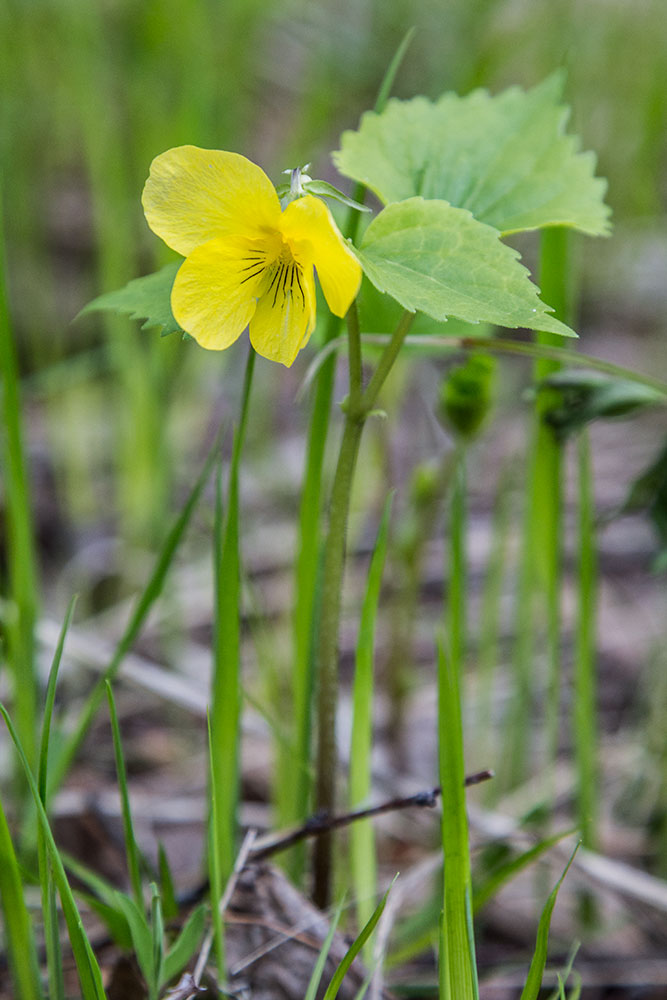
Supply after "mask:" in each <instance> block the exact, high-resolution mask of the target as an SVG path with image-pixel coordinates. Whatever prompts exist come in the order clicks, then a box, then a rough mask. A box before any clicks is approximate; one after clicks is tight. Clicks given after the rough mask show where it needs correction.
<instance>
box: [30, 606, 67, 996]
mask: <svg viewBox="0 0 667 1000" xmlns="http://www.w3.org/2000/svg"><path fill="white" fill-rule="evenodd" d="M75 604H76V597H73V598H72V599H71V601H70V603H69V607H68V608H67V613H66V615H65V620H64V622H63V626H62V629H61V630H60V635H59V637H58V643H57V645H56V649H55V653H54V655H53V662H52V664H51V669H50V671H49V680H48V684H47V687H46V698H45V701H44V713H43V719H42V738H41V741H40V749H39V764H38V772H37V787H38V791H39V797H40V799H41V801H42V804H44V803H45V802H46V788H47V775H48V759H49V737H50V733H51V719H52V717H53V706H54V703H55V697H56V686H57V681H58V671H59V669H60V662H61V659H62V655H63V649H64V646H65V638H66V636H67V631H68V629H69V626H70V624H71V621H72V616H73V614H74V606H75ZM37 857H38V863H39V882H40V886H41V890H42V914H43V920H44V943H45V947H46V969H47V976H48V980H49V997H50V998H51V1000H64V998H65V983H64V979H63V962H62V949H61V945H60V931H59V924H58V911H57V905H56V887H55V885H54V881H53V874H52V871H51V866H50V865H49V862H48V854H47V848H46V841H45V839H44V834H43V832H42V829H41V827H38V829H37Z"/></svg>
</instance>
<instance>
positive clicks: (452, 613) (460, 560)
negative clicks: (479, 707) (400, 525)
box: [446, 443, 466, 672]
mask: <svg viewBox="0 0 667 1000" xmlns="http://www.w3.org/2000/svg"><path fill="white" fill-rule="evenodd" d="M465 550H466V448H465V444H463V443H461V444H459V445H458V447H457V449H456V456H455V465H454V476H453V482H452V500H451V508H450V516H449V590H448V597H447V614H446V627H447V640H448V645H449V651H450V653H449V655H450V658H451V662H452V664H453V665H454V668H455V669H456V670H458V671H459V672H462V670H463V662H464V658H465V645H466V551H465Z"/></svg>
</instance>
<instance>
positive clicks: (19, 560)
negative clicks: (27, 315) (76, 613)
mask: <svg viewBox="0 0 667 1000" xmlns="http://www.w3.org/2000/svg"><path fill="white" fill-rule="evenodd" d="M0 181H1V178H0ZM2 204H3V190H2V184H1V183H0V376H1V378H2V383H1V392H0V407H1V408H2V409H1V412H2V426H3V429H4V432H3V435H2V442H3V445H2V464H3V466H4V469H3V494H4V519H5V522H6V524H5V529H6V530H5V539H6V541H5V544H6V556H7V578H8V593H9V595H10V597H11V600H12V602H13V604H14V608H15V613H14V615H9V616H8V619H7V620H6V621H5V622H3V629H4V630H6V636H7V653H8V656H7V665H8V667H9V669H10V672H11V676H12V696H13V702H14V711H15V713H16V725H17V728H18V732H19V734H20V736H21V740H22V742H23V745H24V747H25V752H26V755H27V757H28V760H29V761H30V763H31V765H34V763H35V759H36V756H37V712H36V706H37V678H36V675H35V662H34V626H35V619H36V615H37V609H36V602H37V593H38V586H37V571H36V568H35V552H34V545H33V538H34V532H33V524H32V516H31V509H32V508H31V504H30V491H29V488H28V475H27V469H26V461H25V451H24V447H23V427H22V420H21V413H22V409H21V399H20V394H19V370H18V361H17V357H16V348H15V345H14V336H13V331H12V326H11V319H10V315H9V303H8V300H7V293H6V290H5V259H4V228H3V216H2Z"/></svg>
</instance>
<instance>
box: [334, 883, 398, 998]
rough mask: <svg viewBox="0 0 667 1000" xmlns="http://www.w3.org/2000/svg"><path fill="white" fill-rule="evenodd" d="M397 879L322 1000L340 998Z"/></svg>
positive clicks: (337, 970)
mask: <svg viewBox="0 0 667 1000" xmlns="http://www.w3.org/2000/svg"><path fill="white" fill-rule="evenodd" d="M397 878H398V876H395V877H394V880H393V881H392V883H391V885H390V886H389V888H388V889H387V891H386V892H385V894H384V896H383V897H382V899H381V900H380V902H379V903H378V905H377V906H376V907H375V909H374V910H373V913H372V915H371V918H370V920H369V921H368V922H367V923H366V924H365V926H364V927H363V928H362V930H361V931H360V933H359V934H358V935H357V937H356V938H355V939H354V941H353V942H352V944H351V946H350V948H348V950H347V952H346V953H345V956H344V957H343V959H342V960H341V962H340V964H339V965H338V968H337V969H336V971H335V972H334V974H333V976H332V979H331V982H330V983H329V985H328V986H327V991H326V993H325V994H324V997H323V998H322V1000H334V998H335V997H336V996H338V990H339V989H340V987H341V985H342V983H343V980H344V978H345V976H346V974H347V971H348V969H349V968H350V966H351V965H352V963H353V962H354V960H355V958H356V957H357V955H358V954H359V952H360V951H361V949H362V948H363V947H364V945H365V944H366V942H367V941H368V939H369V938H370V936H371V934H372V933H373V931H374V930H375V928H376V927H377V924H378V921H379V919H380V917H381V916H382V914H383V913H384V908H385V906H386V905H387V899H388V898H389V893H390V892H391V889H392V886H393V884H394V882H395V881H396V879H397Z"/></svg>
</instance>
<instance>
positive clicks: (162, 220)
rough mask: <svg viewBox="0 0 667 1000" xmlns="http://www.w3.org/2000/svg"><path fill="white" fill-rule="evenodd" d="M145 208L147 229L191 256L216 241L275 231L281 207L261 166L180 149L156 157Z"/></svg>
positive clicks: (234, 156)
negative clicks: (199, 248) (269, 230)
mask: <svg viewBox="0 0 667 1000" xmlns="http://www.w3.org/2000/svg"><path fill="white" fill-rule="evenodd" d="M142 204H143V206H144V213H145V215H146V220H147V222H148V225H149V226H150V227H151V229H152V230H153V232H154V233H157V235H158V236H160V237H161V238H162V239H163V240H164V242H165V243H166V244H167V246H170V247H171V248H172V250H176V251H177V253H181V254H183V256H187V255H188V254H189V253H191V252H192V251H193V250H194V249H195V247H198V246H201V244H202V243H207V242H208V241H209V240H211V239H214V238H215V237H218V236H223V237H224V236H227V235H231V234H239V235H245V236H249V237H253V236H255V237H256V236H259V235H260V233H261V232H262V230H263V229H265V228H276V225H277V222H278V220H279V218H280V202H279V201H278V196H277V194H276V191H275V188H274V186H273V184H272V183H271V181H270V180H269V178H268V177H267V176H266V174H265V173H264V171H263V170H262V169H261V167H258V166H257V164H255V163H252V162H251V161H250V160H247V159H246V158H245V156H240V155H239V154H238V153H225V152H223V151H222V150H219V149H200V148H199V147H198V146H176V147H175V148H174V149H168V150H167V151H166V152H165V153H161V154H160V156H156V158H155V159H154V160H153V162H152V164H151V169H150V175H149V177H148V180H147V181H146V185H145V187H144V193H143V196H142Z"/></svg>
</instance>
